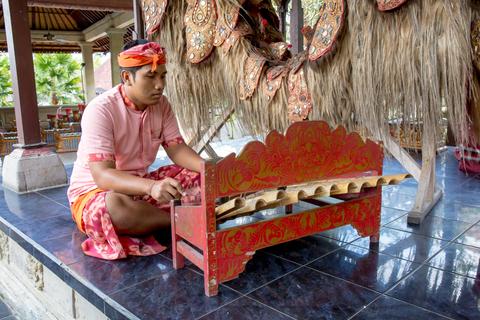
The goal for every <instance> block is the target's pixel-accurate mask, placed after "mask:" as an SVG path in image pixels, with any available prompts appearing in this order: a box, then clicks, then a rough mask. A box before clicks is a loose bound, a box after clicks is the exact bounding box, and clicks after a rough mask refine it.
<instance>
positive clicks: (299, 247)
mask: <svg viewBox="0 0 480 320" xmlns="http://www.w3.org/2000/svg"><path fill="white" fill-rule="evenodd" d="M344 244H345V243H343V242H340V241H337V240H334V239H330V238H325V237H320V236H310V237H305V238H301V239H298V240H294V241H290V242H286V243H283V244H279V245H276V246H274V247H270V248H267V249H265V252H268V253H270V254H273V255H275V256H278V257H282V258H284V259H287V260H290V261H293V262H296V263H299V264H306V263H309V262H310V261H313V260H315V259H317V258H319V257H321V256H323V255H325V254H327V253H330V252H332V251H334V250H337V249H338V248H340V247H341V246H342V245H344Z"/></svg>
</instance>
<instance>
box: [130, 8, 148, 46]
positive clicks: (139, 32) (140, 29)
mask: <svg viewBox="0 0 480 320" xmlns="http://www.w3.org/2000/svg"><path fill="white" fill-rule="evenodd" d="M132 1H133V22H134V25H135V29H134V32H133V35H132V37H133V39H134V40H136V39H144V38H145V24H144V22H143V17H142V7H141V6H140V1H139V0H132Z"/></svg>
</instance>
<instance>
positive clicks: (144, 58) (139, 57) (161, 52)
mask: <svg viewBox="0 0 480 320" xmlns="http://www.w3.org/2000/svg"><path fill="white" fill-rule="evenodd" d="M165 63H167V57H166V54H165V49H163V48H162V47H161V46H160V45H159V44H158V43H155V42H149V43H146V44H140V45H138V46H135V47H132V48H130V49H128V50H125V51H123V52H121V53H120V54H119V55H118V65H119V66H120V67H124V68H131V67H140V66H144V65H146V64H151V65H152V71H155V70H157V66H158V65H159V64H165Z"/></svg>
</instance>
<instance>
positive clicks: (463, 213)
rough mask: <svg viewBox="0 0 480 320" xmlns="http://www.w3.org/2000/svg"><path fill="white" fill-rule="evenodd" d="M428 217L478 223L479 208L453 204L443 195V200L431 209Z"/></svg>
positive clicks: (479, 217) (479, 218)
mask: <svg viewBox="0 0 480 320" xmlns="http://www.w3.org/2000/svg"><path fill="white" fill-rule="evenodd" d="M429 215H431V216H436V217H442V218H445V219H449V220H458V221H464V222H469V223H477V222H479V221H480V207H475V206H469V205H466V204H463V203H459V202H453V201H450V200H449V199H448V198H447V197H446V196H445V195H444V197H443V199H442V200H440V201H439V202H438V203H437V204H436V205H435V207H433V209H432V211H431V212H430V213H429Z"/></svg>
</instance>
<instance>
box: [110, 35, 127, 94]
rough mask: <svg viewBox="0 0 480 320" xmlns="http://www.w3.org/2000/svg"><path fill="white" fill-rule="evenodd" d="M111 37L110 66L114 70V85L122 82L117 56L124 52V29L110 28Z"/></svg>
mask: <svg viewBox="0 0 480 320" xmlns="http://www.w3.org/2000/svg"><path fill="white" fill-rule="evenodd" d="M107 34H108V38H109V39H110V68H111V70H112V87H114V86H116V85H117V84H119V83H120V69H119V68H118V62H117V56H118V54H119V53H120V52H122V47H123V35H124V34H125V30H124V29H109V30H108V31H107Z"/></svg>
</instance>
